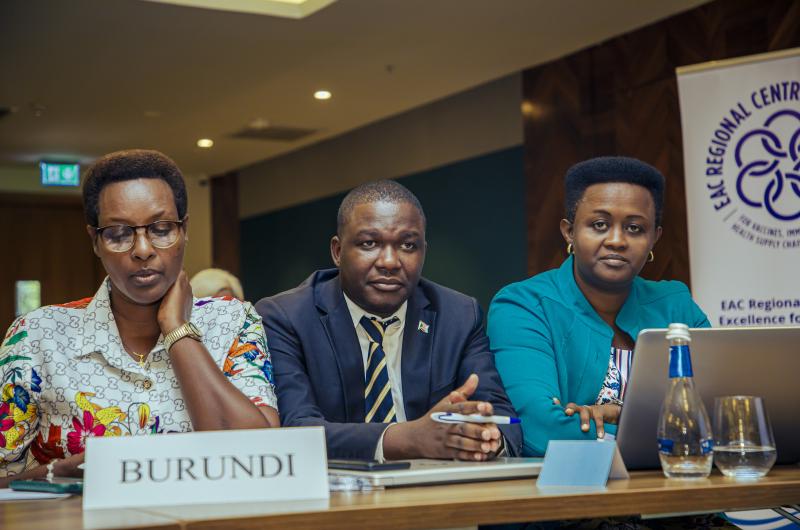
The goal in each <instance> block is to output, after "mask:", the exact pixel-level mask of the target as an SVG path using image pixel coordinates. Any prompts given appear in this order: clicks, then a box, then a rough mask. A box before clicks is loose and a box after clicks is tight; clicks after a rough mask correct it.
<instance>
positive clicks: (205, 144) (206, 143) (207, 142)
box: [197, 138, 214, 149]
mask: <svg viewBox="0 0 800 530" xmlns="http://www.w3.org/2000/svg"><path fill="white" fill-rule="evenodd" d="M197 147H200V148H202V149H209V148H211V147H214V140H212V139H211V138H200V139H199V140H197Z"/></svg>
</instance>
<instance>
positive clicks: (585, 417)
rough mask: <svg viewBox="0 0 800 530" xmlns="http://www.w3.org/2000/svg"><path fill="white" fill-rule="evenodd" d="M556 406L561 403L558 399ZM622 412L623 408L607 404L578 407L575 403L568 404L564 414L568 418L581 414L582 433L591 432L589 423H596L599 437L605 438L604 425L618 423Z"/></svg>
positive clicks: (556, 399) (555, 402)
mask: <svg viewBox="0 0 800 530" xmlns="http://www.w3.org/2000/svg"><path fill="white" fill-rule="evenodd" d="M553 404H554V405H560V404H561V402H560V401H559V400H558V398H553ZM621 412H622V407H620V406H619V405H614V404H612V403H607V404H605V405H576V404H575V403H567V406H566V407H564V414H566V415H567V416H574V415H575V414H579V415H580V418H581V431H583V432H589V422H590V421H594V425H595V428H596V429H597V437H598V438H603V437H605V435H606V431H605V427H604V426H603V424H604V423H617V422H618V421H619V415H620V413H621Z"/></svg>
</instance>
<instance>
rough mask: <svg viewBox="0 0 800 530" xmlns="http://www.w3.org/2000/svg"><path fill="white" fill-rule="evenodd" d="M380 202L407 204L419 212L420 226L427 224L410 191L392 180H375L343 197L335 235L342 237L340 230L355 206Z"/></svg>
mask: <svg viewBox="0 0 800 530" xmlns="http://www.w3.org/2000/svg"><path fill="white" fill-rule="evenodd" d="M381 201H383V202H390V203H401V202H407V203H409V204H411V205H412V206H414V208H416V209H417V211H419V214H420V215H421V216H422V226H423V227H424V226H425V224H426V223H427V220H426V218H425V212H424V211H422V205H421V204H420V203H419V199H417V196H416V195H414V194H413V193H411V190H409V189H408V188H406V187H405V186H403V185H402V184H400V183H399V182H396V181H394V180H376V181H374V182H367V183H366V184H362V185H360V186H358V187H356V188H353V189H352V190H350V193H348V194H347V195H345V197H344V199H342V204H340V205H339V213H338V214H337V216H336V233H337V234H339V235H340V236H341V235H342V228H343V227H344V225H345V224H346V223H347V219H348V217H350V214H351V213H353V208H355V207H356V206H357V205H359V204H365V203H372V202H381Z"/></svg>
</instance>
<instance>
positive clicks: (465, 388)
mask: <svg viewBox="0 0 800 530" xmlns="http://www.w3.org/2000/svg"><path fill="white" fill-rule="evenodd" d="M337 225H338V227H337V234H336V235H335V236H333V238H332V239H331V245H330V250H331V256H332V258H333V262H334V263H335V264H336V267H337V268H336V269H328V270H322V271H317V272H315V273H313V274H312V275H311V276H310V277H309V278H308V279H307V280H306V281H305V282H303V283H302V284H301V285H300V286H298V287H296V288H295V289H292V290H291V291H287V292H285V293H281V294H278V295H275V296H272V297H270V298H265V299H263V300H261V301H260V302H258V304H256V308H257V310H258V312H259V313H260V314H261V315H262V316H263V317H264V325H265V327H266V328H267V335H268V336H269V340H270V350H271V352H272V355H273V360H274V363H275V381H276V384H277V388H278V403H279V405H280V407H281V415H282V420H283V422H284V425H287V426H304V425H323V426H324V427H325V432H326V438H327V445H328V456H329V457H330V458H360V459H377V460H383V459H404V458H448V459H449V458H459V459H464V460H473V461H475V460H477V461H481V460H487V459H490V458H494V457H495V456H497V455H500V454H508V455H516V454H518V453H519V451H520V449H521V446H522V437H521V431H520V429H519V425H503V426H500V427H499V428H498V426H497V425H495V424H493V423H488V422H487V423H461V424H450V425H447V424H442V423H436V422H435V421H433V420H432V419H431V417H430V414H431V413H432V412H438V411H442V412H456V413H464V414H482V415H487V416H488V415H491V414H493V413H497V414H500V415H507V416H514V415H515V413H514V409H513V407H511V404H510V403H509V402H508V398H507V397H506V394H505V391H504V390H503V387H502V385H501V384H500V378H499V377H498V375H497V371H496V369H495V366H494V359H493V357H492V354H491V352H490V351H489V343H488V340H487V338H486V334H485V331H484V326H483V315H482V312H481V309H480V306H479V305H478V303H477V301H476V300H475V299H474V298H470V297H468V296H465V295H463V294H460V293H457V292H456V291H453V290H451V289H447V288H446V287H442V286H440V285H437V284H435V283H433V282H431V281H428V280H426V279H424V278H421V273H422V265H423V263H424V261H425V254H426V249H427V243H426V241H425V227H426V223H425V214H424V213H423V211H422V206H421V205H420V203H419V201H418V200H417V198H416V197H415V196H414V195H413V194H412V193H411V192H410V191H409V190H408V189H406V188H405V187H403V186H402V185H400V184H398V183H396V182H394V181H390V180H383V181H378V182H372V183H368V184H364V185H362V186H359V187H357V188H356V189H354V190H352V191H351V192H350V193H348V194H347V196H346V197H345V198H344V200H343V201H342V204H341V206H340V207H339V214H338V223H337ZM501 433H502V434H501Z"/></svg>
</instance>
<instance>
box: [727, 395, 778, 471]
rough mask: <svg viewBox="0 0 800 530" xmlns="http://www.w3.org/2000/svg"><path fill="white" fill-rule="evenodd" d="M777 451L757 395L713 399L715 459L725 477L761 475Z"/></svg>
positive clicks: (771, 462) (761, 401) (761, 402)
mask: <svg viewBox="0 0 800 530" xmlns="http://www.w3.org/2000/svg"><path fill="white" fill-rule="evenodd" d="M777 457H778V453H777V451H776V449H775V438H774V437H773V435H772V426H771V425H770V423H769V416H767V410H766V408H765V407H764V400H763V399H761V398H760V397H758V396H722V397H717V398H715V399H714V462H715V463H716V464H717V467H718V468H719V470H720V471H721V472H722V474H723V475H725V476H727V477H734V478H737V479H755V478H759V477H763V476H764V475H766V474H767V473H768V472H769V470H770V469H771V468H772V465H773V464H775V459H776V458H777Z"/></svg>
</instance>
